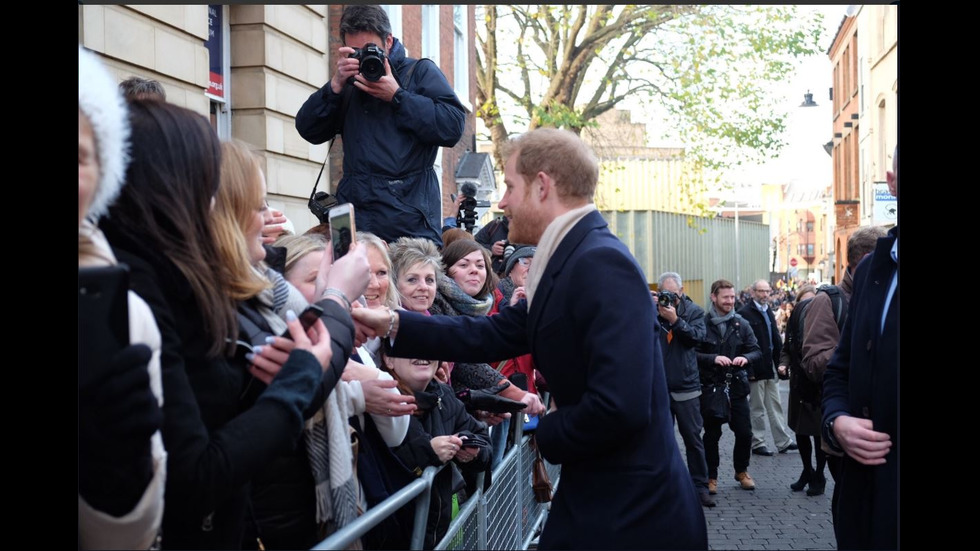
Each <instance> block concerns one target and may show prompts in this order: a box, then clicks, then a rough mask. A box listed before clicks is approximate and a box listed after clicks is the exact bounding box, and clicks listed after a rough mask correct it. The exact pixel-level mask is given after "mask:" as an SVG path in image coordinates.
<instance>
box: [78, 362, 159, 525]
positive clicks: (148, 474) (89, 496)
mask: <svg viewBox="0 0 980 551" xmlns="http://www.w3.org/2000/svg"><path fill="white" fill-rule="evenodd" d="M151 355H152V352H151V351H150V348H149V347H148V346H146V345H144V344H134V345H130V346H127V347H126V348H123V349H122V350H120V351H119V352H117V353H116V354H115V355H114V356H113V357H112V359H111V360H109V362H108V363H107V364H105V365H103V366H93V365H92V363H94V362H81V361H80V362H79V374H78V379H79V387H78V492H79V493H80V494H81V495H82V497H84V498H85V500H86V501H87V502H88V503H89V504H90V505H92V506H93V507H94V508H96V509H98V510H100V511H102V512H104V513H107V514H110V515H113V516H122V515H124V514H126V513H128V512H129V511H131V510H132V509H133V507H135V506H136V504H137V503H138V502H139V500H140V498H141V497H142V496H143V493H144V492H145V491H146V487H147V485H148V484H149V482H150V480H151V479H152V478H153V458H152V456H151V453H150V436H152V435H153V433H154V432H156V431H157V430H159V429H160V427H161V425H162V424H163V412H162V411H161V410H160V406H159V404H158V402H157V398H156V396H155V395H154V394H153V391H152V390H150V375H149V372H148V371H147V364H148V363H149V361H150V357H151ZM83 371H89V372H88V373H83Z"/></svg>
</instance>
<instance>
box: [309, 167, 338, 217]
mask: <svg viewBox="0 0 980 551" xmlns="http://www.w3.org/2000/svg"><path fill="white" fill-rule="evenodd" d="M317 181H318V182H319V178H318V179H317ZM339 203H340V201H338V200H337V198H336V197H334V196H333V195H330V194H329V193H327V192H325V191H316V186H313V195H310V202H309V203H307V206H308V207H310V212H312V213H313V215H314V216H316V217H317V220H319V221H320V223H321V224H326V223H327V221H328V220H330V216H329V213H330V209H332V208H333V207H336V206H337V205H338V204H339Z"/></svg>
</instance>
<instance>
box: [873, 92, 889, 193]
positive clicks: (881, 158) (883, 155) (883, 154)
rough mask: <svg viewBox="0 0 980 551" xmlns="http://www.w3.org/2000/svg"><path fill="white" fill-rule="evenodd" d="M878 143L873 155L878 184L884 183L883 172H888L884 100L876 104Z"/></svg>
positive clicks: (886, 124)
mask: <svg viewBox="0 0 980 551" xmlns="http://www.w3.org/2000/svg"><path fill="white" fill-rule="evenodd" d="M876 134H877V141H878V144H877V145H878V151H877V155H875V157H876V159H875V161H876V164H877V165H878V166H877V167H876V168H877V170H875V179H876V180H878V181H879V182H883V181H885V171H887V170H888V168H889V167H888V157H887V155H888V152H887V151H886V148H885V136H887V135H888V117H886V116H885V100H881V102H880V103H878V130H877V131H876Z"/></svg>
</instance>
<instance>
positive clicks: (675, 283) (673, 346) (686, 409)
mask: <svg viewBox="0 0 980 551" xmlns="http://www.w3.org/2000/svg"><path fill="white" fill-rule="evenodd" d="M657 288H658V289H659V291H660V292H659V293H658V294H657V297H656V298H657V301H656V302H657V321H658V322H660V327H662V328H663V331H661V332H660V350H661V351H662V352H663V355H664V372H665V373H666V375H667V390H668V391H669V392H670V413H671V415H672V416H673V418H674V421H675V422H676V423H677V427H678V430H679V431H680V433H681V438H682V439H683V440H684V450H685V451H686V452H687V468H688V470H689V471H690V472H691V481H692V482H694V487H695V488H696V489H697V491H698V496H699V497H700V498H701V505H704V506H705V507H714V506H715V500H714V498H712V497H711V495H710V494H709V493H708V463H707V461H706V460H705V457H704V442H703V441H702V440H701V429H702V428H703V421H702V419H701V401H700V400H699V399H698V397H699V396H701V379H700V376H699V374H698V359H697V352H696V351H695V349H696V348H697V346H698V345H699V344H700V343H701V341H702V340H703V339H704V335H705V326H704V310H702V309H701V307H700V306H698V305H697V304H695V303H694V301H692V300H691V298H690V297H688V296H687V295H685V294H684V285H683V282H682V281H681V276H680V274H678V273H677V272H664V273H662V274H660V278H659V280H658V283H657Z"/></svg>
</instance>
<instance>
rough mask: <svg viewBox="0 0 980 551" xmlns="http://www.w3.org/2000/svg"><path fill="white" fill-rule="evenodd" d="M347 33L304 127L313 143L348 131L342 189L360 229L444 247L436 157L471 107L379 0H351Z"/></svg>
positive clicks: (306, 111) (343, 24)
mask: <svg viewBox="0 0 980 551" xmlns="http://www.w3.org/2000/svg"><path fill="white" fill-rule="evenodd" d="M340 39H341V42H342V43H343V46H341V47H340V48H339V49H338V50H337V56H336V60H337V61H336V63H337V70H336V72H335V73H334V75H333V77H332V78H331V79H330V81H329V82H327V83H326V84H325V85H324V86H323V87H322V88H320V89H319V90H317V91H315V92H313V94H311V95H310V97H309V99H307V100H306V103H304V104H303V107H301V108H300V110H299V112H298V113H297V114H296V130H297V131H299V133H300V135H301V136H303V138H304V139H306V140H307V141H309V142H310V143H314V144H319V143H323V142H325V141H327V140H329V139H331V138H333V137H334V136H336V135H338V134H339V135H341V136H342V137H343V138H344V139H343V146H344V167H343V169H344V176H343V178H342V179H341V180H340V182H339V184H338V185H337V194H336V198H337V200H338V201H339V202H340V203H351V204H353V205H354V208H355V210H356V211H357V225H358V229H361V230H363V231H368V232H371V233H373V234H375V235H377V236H378V237H381V238H382V239H384V240H385V241H387V242H389V243H391V242H394V241H395V240H397V239H398V238H399V237H402V236H410V237H424V238H426V239H430V240H432V241H433V242H435V243H436V244H437V245H440V246H441V245H442V238H441V236H440V230H441V228H442V223H441V219H440V215H441V193H440V188H439V180H438V179H437V177H436V172H435V169H434V168H433V163H434V162H435V158H436V153H437V151H438V148H439V147H440V146H444V147H452V146H454V145H456V142H458V141H459V139H460V137H462V135H463V127H464V123H465V111H464V110H463V106H462V104H461V103H460V101H459V99H458V98H457V97H456V93H455V92H454V91H453V87H452V86H451V85H450V84H449V82H448V81H447V80H446V77H445V75H443V74H442V72H441V71H440V70H439V68H438V67H437V66H436V64H435V63H433V62H432V61H431V60H427V59H421V60H415V59H412V58H409V57H406V55H405V47H404V46H403V45H402V44H401V42H399V41H398V39H397V38H395V37H394V36H392V34H391V24H390V23H389V21H388V15H387V14H386V13H385V12H384V10H382V9H381V8H380V7H379V6H373V5H349V6H347V7H345V8H344V12H343V15H341V19H340ZM311 203H315V201H311ZM312 207H313V205H312V204H311V208H312ZM313 210H314V213H316V209H313ZM321 221H325V220H323V219H321Z"/></svg>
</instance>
